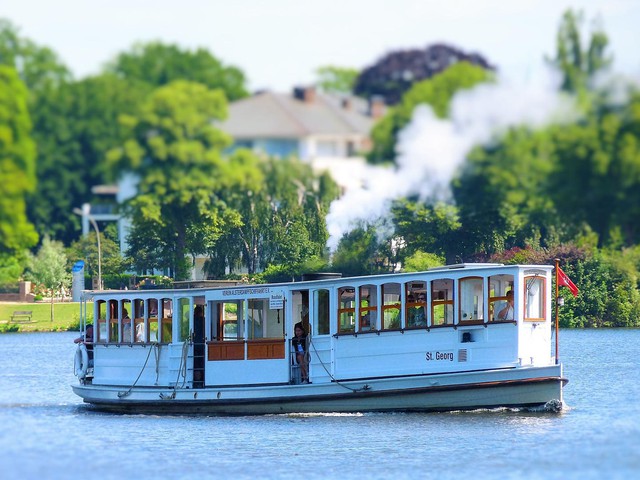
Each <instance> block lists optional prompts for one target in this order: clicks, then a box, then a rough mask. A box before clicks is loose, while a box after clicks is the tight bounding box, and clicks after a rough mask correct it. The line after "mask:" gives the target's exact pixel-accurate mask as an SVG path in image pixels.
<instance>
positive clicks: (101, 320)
mask: <svg viewBox="0 0 640 480" xmlns="http://www.w3.org/2000/svg"><path fill="white" fill-rule="evenodd" d="M95 309H96V313H95V315H94V316H95V318H97V319H98V338H97V341H98V342H99V343H105V342H107V340H108V335H107V302H106V301H104V300H98V301H97V302H96V306H95Z"/></svg>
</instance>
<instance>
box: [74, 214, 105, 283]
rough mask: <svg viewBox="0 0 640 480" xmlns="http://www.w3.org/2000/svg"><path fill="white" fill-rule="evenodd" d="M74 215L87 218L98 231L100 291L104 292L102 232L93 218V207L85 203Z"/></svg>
mask: <svg viewBox="0 0 640 480" xmlns="http://www.w3.org/2000/svg"><path fill="white" fill-rule="evenodd" d="M73 213H75V214H76V215H80V216H81V217H82V218H84V217H87V219H88V220H89V222H90V223H91V225H93V228H94V229H95V231H96V238H97V239H98V290H102V248H101V247H100V230H99V229H98V224H97V223H96V220H95V219H94V218H93V217H92V216H91V205H89V204H88V203H84V204H83V205H82V210H80V209H79V208H74V209H73Z"/></svg>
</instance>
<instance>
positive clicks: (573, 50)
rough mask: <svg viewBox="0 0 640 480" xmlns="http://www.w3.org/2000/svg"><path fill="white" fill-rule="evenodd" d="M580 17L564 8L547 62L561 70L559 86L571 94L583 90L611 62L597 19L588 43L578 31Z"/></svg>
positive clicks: (577, 13) (604, 36)
mask: <svg viewBox="0 0 640 480" xmlns="http://www.w3.org/2000/svg"><path fill="white" fill-rule="evenodd" d="M583 21H584V16H583V14H582V12H576V11H574V10H571V9H569V10H567V11H566V12H565V13H564V15H563V16H562V21H561V22H560V27H559V28H558V33H557V37H556V54H555V57H554V58H553V59H551V60H549V62H550V63H551V64H553V65H555V66H556V67H557V68H558V69H559V70H560V72H562V87H561V88H562V89H563V90H565V91H567V92H572V93H583V92H584V90H585V89H586V88H587V87H588V82H589V80H590V79H592V78H593V76H594V75H595V74H596V73H598V72H600V71H602V70H604V69H606V68H607V67H609V66H610V65H611V62H612V58H611V57H610V56H608V55H607V53H606V48H607V45H608V44H609V39H608V36H607V34H606V33H605V32H604V30H603V29H602V26H601V25H600V24H599V23H598V22H594V29H593V31H592V33H591V36H590V38H589V41H588V44H585V42H584V41H583V36H582V33H581V31H580V30H581V28H582V24H583Z"/></svg>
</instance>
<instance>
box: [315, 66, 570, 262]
mask: <svg viewBox="0 0 640 480" xmlns="http://www.w3.org/2000/svg"><path fill="white" fill-rule="evenodd" d="M544 77H545V78H544V79H543V81H540V79H536V80H533V79H531V80H529V81H528V82H516V83H514V82H510V81H508V80H505V79H501V78H499V79H498V80H497V82H496V83H492V84H481V85H478V86H476V87H475V88H473V89H470V90H465V91H461V92H459V93H458V94H457V95H456V96H455V97H454V98H453V100H452V103H451V108H450V118H448V119H439V118H437V117H436V116H435V114H434V113H433V111H432V110H431V108H430V107H429V106H427V105H421V106H418V107H417V108H416V109H415V111H414V112H413V117H412V120H411V122H410V123H409V124H408V125H407V126H406V127H405V128H404V129H403V130H402V131H401V132H400V134H399V137H398V144H397V147H396V153H397V157H396V167H375V166H364V167H362V168H361V170H360V171H359V172H358V175H360V182H361V184H360V185H359V186H356V187H352V188H350V189H348V190H347V192H346V193H345V195H343V196H342V197H341V198H339V199H337V200H335V201H334V202H333V203H332V204H331V207H330V209H329V213H328V215H327V228H328V231H329V236H330V237H329V241H328V244H327V245H328V247H329V249H330V251H332V252H333V251H335V249H336V248H337V246H338V243H339V241H340V239H341V238H342V236H343V235H344V234H346V233H348V232H349V231H351V230H352V229H353V228H356V227H357V226H358V225H360V224H362V223H363V222H366V223H370V222H374V221H376V220H378V219H380V218H384V217H386V216H387V214H388V212H389V208H390V206H391V203H392V201H393V200H395V199H398V198H401V197H405V196H409V195H419V196H420V197H421V198H438V199H442V200H446V199H448V198H450V191H449V185H450V182H451V180H452V179H453V177H454V175H455V173H456V171H457V170H458V168H459V167H460V166H461V165H462V163H463V162H464V159H465V157H466V155H467V153H468V152H469V151H470V150H471V149H472V148H473V147H474V146H476V145H486V144H488V143H489V142H491V140H492V139H494V138H496V136H497V135H500V134H501V133H503V132H504V131H505V130H506V129H508V128H509V127H512V126H516V125H529V126H531V127H541V126H544V125H547V124H550V123H554V122H555V123H561V122H565V121H570V120H575V118H576V115H577V114H576V109H575V108H574V103H573V101H572V100H571V99H570V98H569V97H567V96H565V95H563V94H560V93H559V90H558V82H557V78H556V79H555V81H554V77H553V75H552V73H551V72H548V73H547V74H546V75H545V76H544ZM354 175H355V172H354Z"/></svg>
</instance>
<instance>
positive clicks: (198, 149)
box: [109, 81, 229, 280]
mask: <svg viewBox="0 0 640 480" xmlns="http://www.w3.org/2000/svg"><path fill="white" fill-rule="evenodd" d="M225 115H226V100H225V98H224V94H223V93H222V92H221V91H219V90H215V91H213V90H209V89H207V88H206V87H205V86H203V85H200V84H196V83H190V82H184V81H176V82H173V83H171V84H169V85H167V86H164V87H161V88H159V89H157V90H156V91H155V92H154V93H153V94H152V95H151V97H150V99H149V100H148V102H147V103H146V104H145V105H144V106H143V107H142V108H141V113H140V114H139V115H137V116H132V117H128V118H125V119H124V121H125V122H127V123H128V124H129V125H130V127H131V129H132V130H131V131H132V135H131V137H130V139H129V140H127V141H126V142H125V143H124V144H123V145H122V146H121V147H120V148H117V149H114V150H112V151H111V152H110V153H109V161H110V164H111V165H112V166H113V167H114V168H117V169H118V170H119V171H124V170H126V171H130V172H133V173H134V174H136V175H137V176H138V177H139V183H138V195H137V196H136V197H135V198H134V199H132V200H131V201H130V202H129V211H130V213H131V214H132V221H133V223H134V225H143V226H145V229H146V228H151V229H153V230H155V231H156V232H158V233H157V235H158V237H160V238H163V239H165V241H166V242H167V243H168V244H169V245H170V246H171V248H172V251H173V255H172V265H171V270H172V273H173V275H174V276H175V277H176V278H177V279H180V280H181V279H184V278H186V275H187V270H188V263H186V258H185V255H186V253H187V252H188V251H190V250H192V249H190V248H189V245H188V243H187V242H188V240H189V237H188V232H189V228H190V227H191V226H192V225H194V224H198V223H199V222H201V221H203V219H207V221H210V222H214V223H213V224H214V225H215V222H217V221H218V219H219V215H218V213H217V205H216V204H215V203H214V201H213V198H212V195H211V192H212V191H213V190H214V188H215V187H216V185H217V182H218V180H219V179H220V178H224V175H221V173H223V172H222V169H223V162H222V160H221V157H220V152H221V150H222V149H223V148H224V147H226V146H227V145H228V144H229V139H228V137H227V136H226V135H225V134H224V133H222V132H221V131H220V130H218V129H216V128H215V127H214V126H213V125H212V123H213V121H214V120H220V119H223V118H224V117H225Z"/></svg>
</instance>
